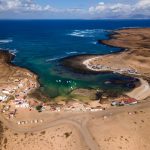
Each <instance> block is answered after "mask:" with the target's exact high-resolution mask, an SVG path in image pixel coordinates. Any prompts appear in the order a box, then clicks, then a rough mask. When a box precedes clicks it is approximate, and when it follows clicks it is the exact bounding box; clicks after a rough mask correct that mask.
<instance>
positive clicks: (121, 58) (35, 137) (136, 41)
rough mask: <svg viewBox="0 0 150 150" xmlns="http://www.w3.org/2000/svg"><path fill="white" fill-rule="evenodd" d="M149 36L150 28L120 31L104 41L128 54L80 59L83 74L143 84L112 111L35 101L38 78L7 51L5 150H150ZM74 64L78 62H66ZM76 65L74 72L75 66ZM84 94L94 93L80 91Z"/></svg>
mask: <svg viewBox="0 0 150 150" xmlns="http://www.w3.org/2000/svg"><path fill="white" fill-rule="evenodd" d="M149 37H150V29H149V28H145V29H144V28H143V29H123V30H118V31H115V33H114V34H113V35H112V36H111V38H112V39H110V40H104V41H100V42H103V43H105V44H108V45H111V46H117V47H122V48H125V49H126V50H125V51H122V52H119V53H115V54H109V55H103V56H97V55H92V56H91V55H87V56H84V55H82V56H75V59H76V60H77V59H78V60H79V61H78V63H77V68H78V66H79V67H80V70H81V71H82V70H83V72H84V71H86V73H90V71H93V72H95V73H100V72H101V71H102V72H105V71H111V72H117V73H122V74H126V75H129V76H133V77H137V78H138V79H139V80H140V82H141V84H140V85H139V86H138V87H136V88H135V89H134V90H133V91H131V92H129V93H126V95H127V96H128V97H125V96H124V95H123V96H122V95H121V98H120V99H121V103H119V104H121V105H119V106H120V107H119V106H118V105H113V106H111V102H112V101H109V103H101V100H100V99H99V100H95V101H94V100H93V101H90V102H89V103H88V104H87V102H86V104H85V103H82V102H80V101H78V100H74V101H70V102H68V103H66V102H64V101H59V104H56V103H54V102H53V103H52V102H51V103H50V102H49V103H44V102H39V101H38V99H35V98H33V97H32V96H31V93H32V92H34V91H35V90H36V89H38V87H39V83H38V81H37V75H35V74H34V73H32V72H31V71H29V70H27V69H24V68H21V67H17V66H15V65H12V64H11V60H12V59H13V56H12V55H11V54H10V53H8V52H6V51H1V52H0V85H1V86H0V94H1V95H0V96H1V97H0V98H1V103H0V111H1V115H0V132H1V133H0V135H1V136H0V149H1V150H12V149H15V150H26V149H28V150H34V149H36V150H41V149H42V150H77V149H78V150H112V149H114V150H120V149H122V150H149V149H150V143H149V140H150V138H149V137H150V132H149V126H150V117H149V113H150V110H149V107H150V86H149V78H150V72H149V70H150V68H149V62H150V59H149V42H150V39H149ZM70 61H73V58H71V59H67V61H66V62H70ZM66 62H65V63H66ZM110 62H111V63H110ZM70 64H71V65H72V67H74V63H70ZM77 68H75V69H77ZM84 68H86V69H85V70H84ZM81 91H82V92H81ZM80 92H81V94H83V92H85V93H86V92H88V91H86V90H85V89H82V90H78V91H76V93H80ZM88 93H89V92H88ZM133 98H135V99H133ZM106 99H107V97H106ZM113 99H114V98H113ZM111 100H112V99H111ZM123 100H124V101H123ZM122 101H123V102H124V103H123V105H122ZM130 102H132V103H130Z"/></svg>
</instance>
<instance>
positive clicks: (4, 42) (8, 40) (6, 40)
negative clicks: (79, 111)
mask: <svg viewBox="0 0 150 150" xmlns="http://www.w3.org/2000/svg"><path fill="white" fill-rule="evenodd" d="M11 42H13V40H11V39H3V40H0V44H6V43H11Z"/></svg>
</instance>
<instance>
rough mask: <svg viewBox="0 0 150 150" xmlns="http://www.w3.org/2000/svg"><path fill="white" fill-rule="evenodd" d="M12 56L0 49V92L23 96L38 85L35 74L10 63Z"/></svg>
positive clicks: (11, 96)
mask: <svg viewBox="0 0 150 150" xmlns="http://www.w3.org/2000/svg"><path fill="white" fill-rule="evenodd" d="M13 57H14V56H13V55H12V54H10V53H8V52H7V51H0V94H2V95H4V94H6V95H9V97H10V98H13V97H14V96H16V95H17V96H18V98H19V97H20V98H24V97H25V96H27V94H28V93H30V92H31V91H33V90H35V89H36V88H38V87H39V84H38V82H37V76H36V75H35V74H34V73H32V72H31V71H29V70H27V69H24V68H21V67H17V66H14V65H12V64H11V60H12V59H13ZM4 91H5V93H4Z"/></svg>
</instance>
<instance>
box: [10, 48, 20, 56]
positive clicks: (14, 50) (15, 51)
mask: <svg viewBox="0 0 150 150" xmlns="http://www.w3.org/2000/svg"><path fill="white" fill-rule="evenodd" d="M9 53H11V54H13V55H16V53H18V51H17V50H16V49H13V50H9Z"/></svg>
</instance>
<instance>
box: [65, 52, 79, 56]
mask: <svg viewBox="0 0 150 150" xmlns="http://www.w3.org/2000/svg"><path fill="white" fill-rule="evenodd" d="M77 53H78V52H77V51H72V52H66V54H67V55H70V54H77Z"/></svg>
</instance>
